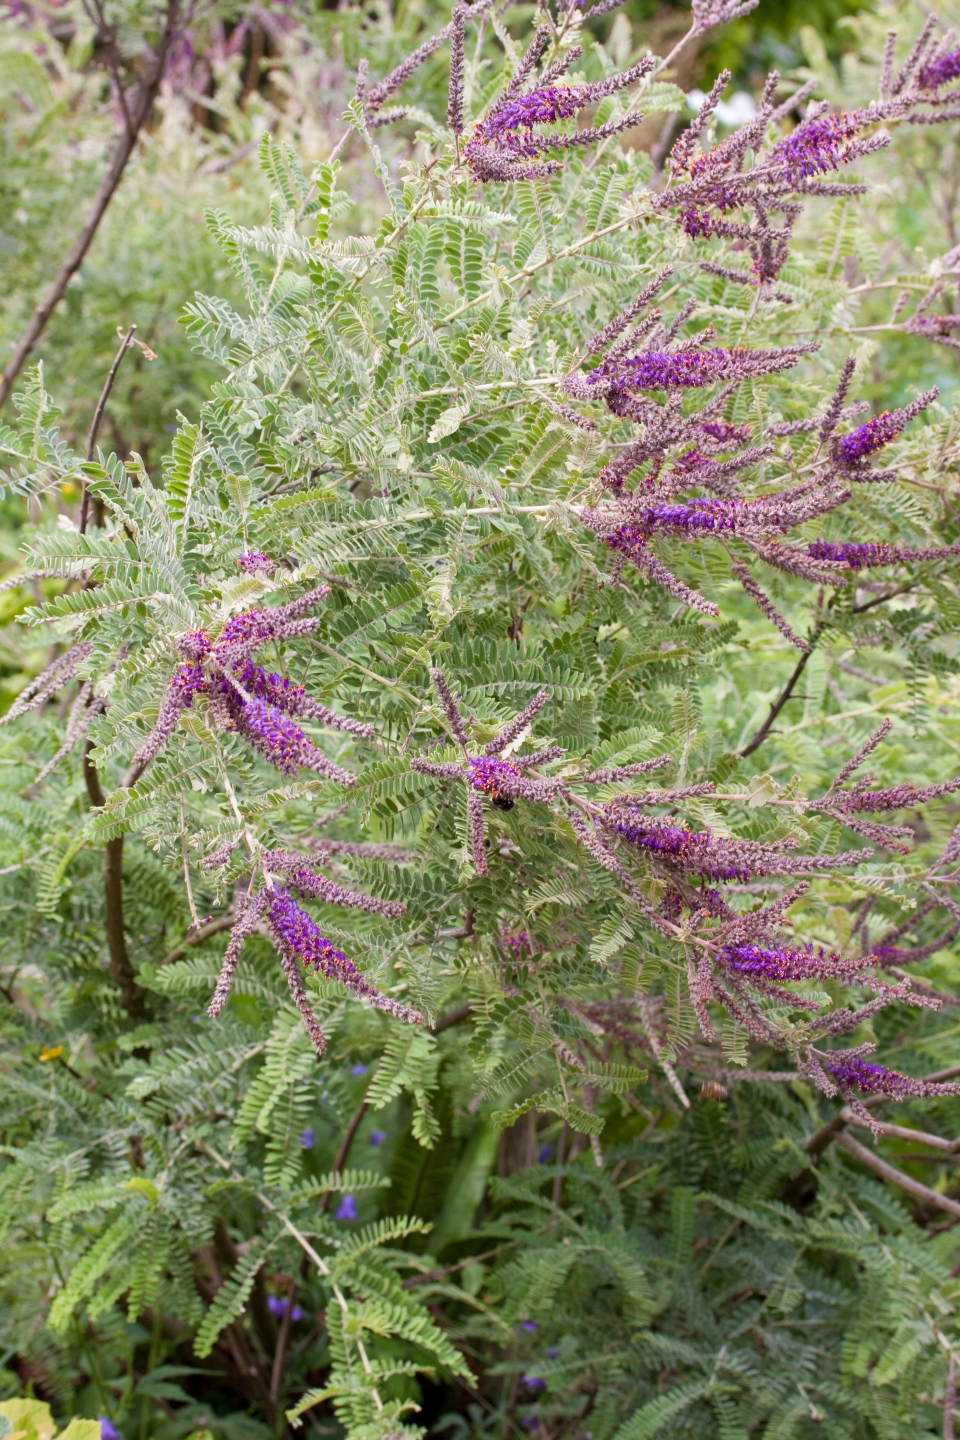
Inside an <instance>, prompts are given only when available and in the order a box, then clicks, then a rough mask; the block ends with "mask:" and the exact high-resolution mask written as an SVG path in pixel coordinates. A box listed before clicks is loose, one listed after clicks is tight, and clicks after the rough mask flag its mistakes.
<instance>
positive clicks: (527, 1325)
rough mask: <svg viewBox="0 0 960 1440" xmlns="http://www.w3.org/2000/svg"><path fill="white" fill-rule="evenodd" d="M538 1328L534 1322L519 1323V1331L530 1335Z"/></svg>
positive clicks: (522, 1321)
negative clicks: (524, 1331)
mask: <svg viewBox="0 0 960 1440" xmlns="http://www.w3.org/2000/svg"><path fill="white" fill-rule="evenodd" d="M539 1328H540V1327H539V1326H538V1324H537V1322H536V1320H521V1321H520V1329H521V1330H526V1331H527V1333H528V1334H530V1335H532V1334H533V1332H534V1330H538V1329H539Z"/></svg>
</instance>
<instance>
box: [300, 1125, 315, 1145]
mask: <svg viewBox="0 0 960 1440" xmlns="http://www.w3.org/2000/svg"><path fill="white" fill-rule="evenodd" d="M300 1144H301V1145H302V1146H303V1148H304V1150H312V1149H313V1126H312V1125H308V1126H307V1128H306V1130H301V1131H300Z"/></svg>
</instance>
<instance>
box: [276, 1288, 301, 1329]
mask: <svg viewBox="0 0 960 1440" xmlns="http://www.w3.org/2000/svg"><path fill="white" fill-rule="evenodd" d="M267 1307H268V1309H269V1311H270V1314H271V1315H275V1316H276V1317H277V1319H278V1320H282V1319H283V1317H284V1315H286V1313H287V1302H286V1300H282V1299H281V1298H280V1297H279V1296H278V1295H268V1296H267ZM290 1319H291V1321H292V1323H293V1324H294V1325H296V1324H297V1322H298V1321H299V1320H305V1319H306V1311H304V1310H301V1309H300V1306H299V1305H294V1307H293V1309H292V1310H291V1311H290Z"/></svg>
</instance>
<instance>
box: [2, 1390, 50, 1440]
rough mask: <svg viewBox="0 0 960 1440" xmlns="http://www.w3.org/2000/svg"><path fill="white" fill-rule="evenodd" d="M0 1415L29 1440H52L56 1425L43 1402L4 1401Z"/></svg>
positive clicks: (47, 1406) (48, 1408)
mask: <svg viewBox="0 0 960 1440" xmlns="http://www.w3.org/2000/svg"><path fill="white" fill-rule="evenodd" d="M0 1415H2V1416H3V1417H4V1419H6V1420H9V1421H10V1424H11V1425H12V1426H13V1427H14V1429H15V1430H18V1431H22V1432H23V1433H24V1434H26V1435H27V1436H28V1437H29V1440H53V1435H54V1432H55V1431H56V1428H57V1427H56V1425H54V1423H53V1416H52V1415H51V1413H50V1406H49V1405H47V1404H46V1403H45V1401H43V1400H4V1402H3V1404H2V1405H0Z"/></svg>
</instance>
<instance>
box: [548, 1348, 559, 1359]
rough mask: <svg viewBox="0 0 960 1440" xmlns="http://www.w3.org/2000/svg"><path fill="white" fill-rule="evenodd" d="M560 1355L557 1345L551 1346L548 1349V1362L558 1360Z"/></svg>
mask: <svg viewBox="0 0 960 1440" xmlns="http://www.w3.org/2000/svg"><path fill="white" fill-rule="evenodd" d="M559 1354H560V1351H559V1349H558V1348H557V1346H556V1345H550V1346H549V1347H548V1349H547V1359H548V1360H556V1358H557V1356H558V1355H559Z"/></svg>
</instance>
